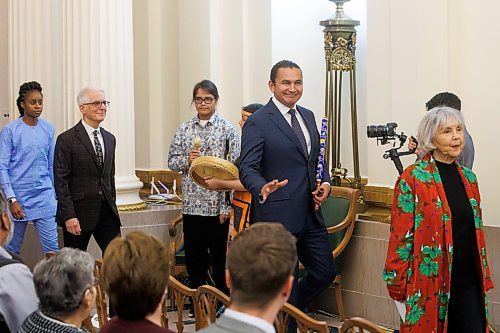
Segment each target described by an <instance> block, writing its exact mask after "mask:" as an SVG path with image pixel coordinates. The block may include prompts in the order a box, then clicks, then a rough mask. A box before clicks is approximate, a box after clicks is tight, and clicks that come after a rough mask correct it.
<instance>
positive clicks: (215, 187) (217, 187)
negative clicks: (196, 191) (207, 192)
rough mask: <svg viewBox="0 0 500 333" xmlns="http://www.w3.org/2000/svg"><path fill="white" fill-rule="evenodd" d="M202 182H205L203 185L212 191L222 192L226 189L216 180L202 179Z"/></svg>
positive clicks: (210, 178) (211, 178)
mask: <svg viewBox="0 0 500 333" xmlns="http://www.w3.org/2000/svg"><path fill="white" fill-rule="evenodd" d="M203 180H204V181H205V184H207V186H208V188H209V189H211V190H212V191H222V190H225V189H226V187H225V186H224V182H223V181H221V180H220V179H218V178H214V177H207V178H203Z"/></svg>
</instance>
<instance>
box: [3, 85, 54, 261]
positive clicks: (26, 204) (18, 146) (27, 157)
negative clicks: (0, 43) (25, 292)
mask: <svg viewBox="0 0 500 333" xmlns="http://www.w3.org/2000/svg"><path fill="white" fill-rule="evenodd" d="M17 107H18V108H19V113H20V114H21V117H20V118H19V119H17V120H15V121H13V122H11V123H10V124H8V125H7V126H5V127H4V128H3V129H2V131H1V132H0V187H1V188H2V190H3V191H4V193H5V196H6V197H7V199H8V201H9V205H10V210H11V212H12V215H13V217H14V237H13V238H12V241H11V242H10V243H9V245H8V247H7V249H8V250H10V251H12V252H15V253H19V251H20V249H21V245H22V243H23V238H24V232H25V230H26V225H27V223H28V221H32V222H33V224H34V226H35V228H36V230H37V233H38V237H39V239H40V243H41V244H42V251H43V253H47V252H50V251H54V252H56V251H58V250H59V246H58V242H57V225H56V222H55V215H56V194H55V191H54V176H53V171H52V166H53V161H54V145H55V143H54V127H52V125H51V124H50V123H48V122H47V121H45V120H43V119H40V115H41V114H42V110H43V95H42V86H41V85H40V84H39V83H38V82H34V81H33V82H26V83H24V84H22V85H21V87H20V88H19V97H18V99H17Z"/></svg>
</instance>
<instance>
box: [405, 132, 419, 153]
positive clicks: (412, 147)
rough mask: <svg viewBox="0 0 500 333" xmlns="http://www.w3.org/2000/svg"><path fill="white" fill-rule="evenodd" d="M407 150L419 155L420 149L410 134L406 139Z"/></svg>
mask: <svg viewBox="0 0 500 333" xmlns="http://www.w3.org/2000/svg"><path fill="white" fill-rule="evenodd" d="M408 150H413V152H414V153H415V154H417V155H419V156H420V149H418V143H417V142H416V141H415V138H413V137H412V136H411V137H410V139H409V140H408Z"/></svg>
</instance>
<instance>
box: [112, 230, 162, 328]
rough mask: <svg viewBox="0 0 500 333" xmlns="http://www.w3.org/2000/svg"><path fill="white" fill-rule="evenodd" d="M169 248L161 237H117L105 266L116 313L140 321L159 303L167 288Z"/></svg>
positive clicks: (135, 235) (143, 235)
mask: <svg viewBox="0 0 500 333" xmlns="http://www.w3.org/2000/svg"><path fill="white" fill-rule="evenodd" d="M168 270H169V266H168V253H167V247H166V246H165V244H164V243H163V242H161V241H160V240H159V239H158V238H156V237H154V236H152V235H147V234H145V233H144V232H142V231H133V232H131V233H129V234H127V235H126V236H124V237H119V238H115V239H114V240H113V241H112V242H111V243H110V244H109V246H108V247H107V249H106V253H105V254H104V259H103V265H102V276H103V281H104V286H105V288H106V291H107V292H108V294H109V300H110V303H111V306H112V307H113V308H114V310H115V312H116V314H117V315H118V316H119V317H120V318H123V319H127V320H140V319H143V318H145V317H146V315H148V314H149V313H152V312H154V310H155V309H156V308H157V307H158V304H160V301H161V299H162V297H163V295H164V293H165V289H166V287H167V282H168V275H169V272H168Z"/></svg>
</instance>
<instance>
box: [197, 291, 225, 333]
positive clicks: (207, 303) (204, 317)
mask: <svg viewBox="0 0 500 333" xmlns="http://www.w3.org/2000/svg"><path fill="white" fill-rule="evenodd" d="M220 303H222V305H224V306H225V307H228V306H229V303H230V300H229V297H228V296H227V295H226V294H224V293H223V292H222V291H220V290H219V289H217V288H215V287H212V286H209V285H204V286H201V287H199V288H198V289H197V290H196V306H195V309H196V307H198V317H199V318H198V329H202V328H205V327H207V326H208V325H210V324H212V323H214V322H215V319H216V315H217V310H218V309H219V307H220V305H221V304H220Z"/></svg>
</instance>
